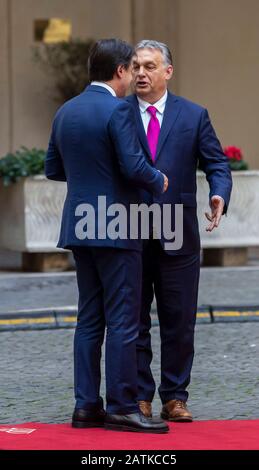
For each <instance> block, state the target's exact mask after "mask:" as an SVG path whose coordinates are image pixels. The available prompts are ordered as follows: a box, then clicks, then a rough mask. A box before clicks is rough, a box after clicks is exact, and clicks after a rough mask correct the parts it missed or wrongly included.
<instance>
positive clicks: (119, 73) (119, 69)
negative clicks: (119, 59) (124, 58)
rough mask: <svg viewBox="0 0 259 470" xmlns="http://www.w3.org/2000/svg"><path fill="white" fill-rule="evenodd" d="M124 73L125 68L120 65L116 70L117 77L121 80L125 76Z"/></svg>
mask: <svg viewBox="0 0 259 470" xmlns="http://www.w3.org/2000/svg"><path fill="white" fill-rule="evenodd" d="M124 71H125V66H124V65H123V64H120V65H119V66H118V67H117V70H116V75H117V77H118V78H121V77H122V76H123V73H124Z"/></svg>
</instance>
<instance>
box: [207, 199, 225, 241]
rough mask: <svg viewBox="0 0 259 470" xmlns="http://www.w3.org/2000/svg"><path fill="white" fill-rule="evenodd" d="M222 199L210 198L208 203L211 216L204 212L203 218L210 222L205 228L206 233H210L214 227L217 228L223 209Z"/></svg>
mask: <svg viewBox="0 0 259 470" xmlns="http://www.w3.org/2000/svg"><path fill="white" fill-rule="evenodd" d="M224 205H225V202H224V199H223V198H222V197H221V196H212V198H211V201H210V207H211V214H209V213H208V212H205V216H206V217H207V219H208V220H209V221H210V224H209V225H208V227H207V228H206V231H207V232H212V230H213V229H214V228H215V227H218V226H219V223H220V219H221V216H222V213H223V209H224Z"/></svg>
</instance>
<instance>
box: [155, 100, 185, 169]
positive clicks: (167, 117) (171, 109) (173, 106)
mask: <svg viewBox="0 0 259 470" xmlns="http://www.w3.org/2000/svg"><path fill="white" fill-rule="evenodd" d="M180 111H181V106H180V101H179V100H178V98H177V97H176V96H174V95H172V94H171V93H170V92H168V98H167V101H166V105H165V112H164V117H163V121H162V126H161V130H160V134H159V139H158V144H157V151H156V158H155V161H157V159H158V158H159V154H160V152H161V149H162V147H163V145H164V143H165V140H166V138H167V136H168V134H169V132H170V131H171V130H172V129H173V127H174V125H175V123H176V120H177V118H178V116H179V113H180Z"/></svg>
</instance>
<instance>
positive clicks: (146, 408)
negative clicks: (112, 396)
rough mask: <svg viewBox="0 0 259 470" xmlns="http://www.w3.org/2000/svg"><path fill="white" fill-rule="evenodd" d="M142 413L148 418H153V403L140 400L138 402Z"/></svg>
mask: <svg viewBox="0 0 259 470" xmlns="http://www.w3.org/2000/svg"><path fill="white" fill-rule="evenodd" d="M138 404H139V409H140V411H141V413H142V414H143V415H144V416H145V417H146V418H152V405H151V402H150V401H145V400H140V401H139V402H138Z"/></svg>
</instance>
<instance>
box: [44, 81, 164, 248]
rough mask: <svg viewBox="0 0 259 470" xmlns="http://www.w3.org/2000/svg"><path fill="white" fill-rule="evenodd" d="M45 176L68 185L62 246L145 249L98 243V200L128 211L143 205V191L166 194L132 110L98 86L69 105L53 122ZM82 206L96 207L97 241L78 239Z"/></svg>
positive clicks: (122, 243)
mask: <svg viewBox="0 0 259 470" xmlns="http://www.w3.org/2000/svg"><path fill="white" fill-rule="evenodd" d="M45 173H46V176H47V178H49V179H53V180H57V181H67V187H68V191H67V197H66V201H65V204H64V209H63V216H62V224H61V231H60V238H59V242H58V246H59V247H61V248H70V247H72V246H106V247H108V246H111V247H120V248H126V249H137V250H140V249H141V243H140V241H139V240H129V239H125V240H122V239H117V240H111V239H109V238H104V239H98V196H101V195H102V196H106V200H107V206H109V205H111V204H116V203H120V204H123V205H124V207H125V208H126V210H127V211H128V210H129V205H130V203H135V204H136V203H139V200H140V194H139V189H138V187H141V188H145V189H146V190H149V191H152V192H153V193H156V194H161V193H162V191H163V183H164V178H163V176H162V175H161V174H160V173H159V172H157V171H156V170H155V169H154V168H152V166H151V165H149V163H148V162H147V161H146V159H145V157H144V156H143V151H142V149H141V146H140V143H139V140H138V138H137V133H136V124H135V117H134V110H133V107H132V105H130V104H129V103H128V102H126V101H125V100H121V99H119V98H116V97H114V96H112V94H111V93H110V92H109V91H108V90H107V89H105V88H103V87H100V86H95V85H90V86H89V87H87V88H86V90H85V91H84V92H83V93H81V94H80V95H78V96H77V97H75V98H73V99H72V100H69V101H67V102H66V103H65V104H64V105H63V106H62V107H61V108H60V109H59V110H58V112H57V114H56V116H55V119H54V122H53V128H52V134H51V138H50V142H49V148H48V152H47V156H46V162H45ZM80 204H91V205H92V206H93V208H94V210H95V216H93V217H95V220H92V222H93V223H94V222H95V223H94V225H95V237H94V239H87V238H86V239H83V240H81V239H78V237H77V236H76V233H75V225H76V223H77V222H78V220H79V219H80V218H81V219H82V215H81V217H78V216H76V215H75V211H76V208H77V206H78V205H80ZM99 212H100V211H99ZM116 215H117V214H116ZM113 218H114V217H110V218H109V217H108V218H107V223H109V221H110V220H111V219H113ZM128 233H129V217H128ZM99 238H100V237H99Z"/></svg>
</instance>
